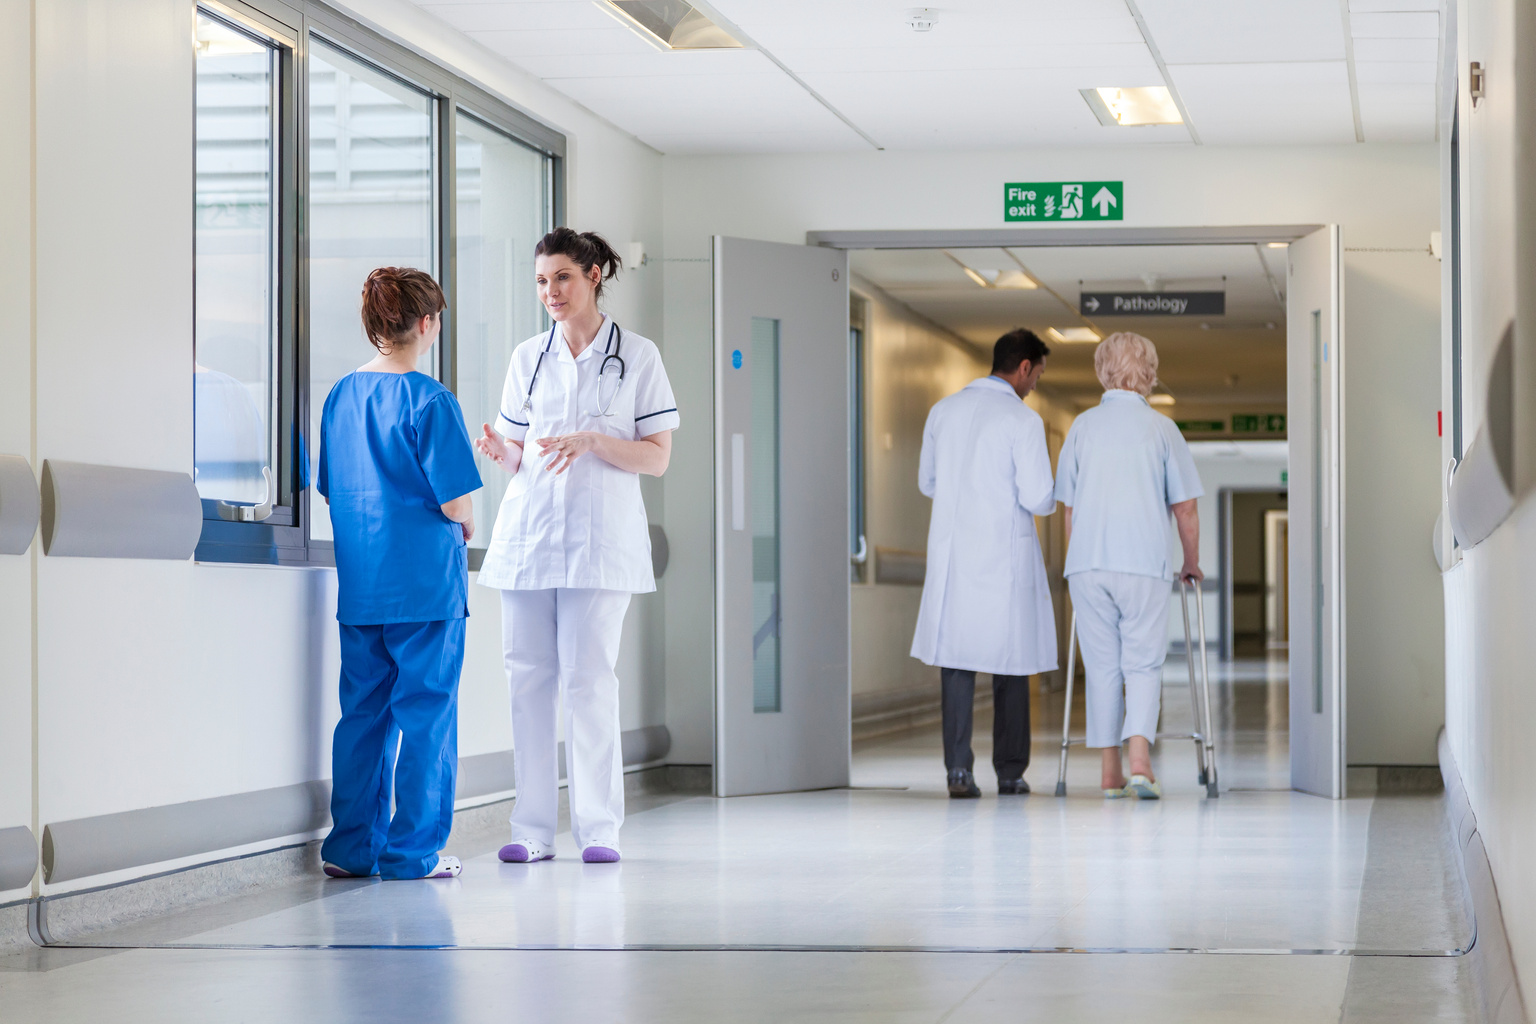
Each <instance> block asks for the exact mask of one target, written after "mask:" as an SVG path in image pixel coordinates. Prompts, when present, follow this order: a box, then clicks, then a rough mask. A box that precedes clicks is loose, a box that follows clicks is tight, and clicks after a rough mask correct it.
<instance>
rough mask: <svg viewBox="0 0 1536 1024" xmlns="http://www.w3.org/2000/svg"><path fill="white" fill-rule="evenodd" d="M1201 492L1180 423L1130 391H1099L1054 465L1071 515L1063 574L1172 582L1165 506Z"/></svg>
mask: <svg viewBox="0 0 1536 1024" xmlns="http://www.w3.org/2000/svg"><path fill="white" fill-rule="evenodd" d="M1204 493H1205V490H1204V488H1202V487H1201V486H1200V474H1199V472H1198V471H1197V470H1196V469H1195V457H1194V456H1193V455H1191V454H1190V451H1189V444H1188V442H1186V441H1185V440H1184V435H1182V434H1180V433H1179V427H1178V424H1176V423H1174V422H1173V420H1171V419H1169V418H1168V417H1167V416H1164V415H1163V414H1162V413H1160V412H1157V411H1156V410H1155V409H1153V408H1152V407H1151V406H1150V405H1148V404H1147V400H1146V399H1145V398H1143V397H1142V396H1141V395H1139V394H1137V393H1136V392H1134V391H1122V390H1118V389H1116V390H1110V391H1106V392H1104V397H1103V399H1101V400H1100V402H1099V405H1098V406H1097V407H1096V408H1093V409H1089V410H1087V411H1086V412H1084V413H1082V414H1080V415H1079V416H1078V417H1077V419H1076V420H1074V421H1073V422H1072V429H1071V430H1069V431H1067V440H1066V442H1065V443H1064V444H1062V446H1061V456H1060V458H1058V459H1057V460H1056V500H1058V501H1060V502H1061V503H1062V504H1063V505H1067V506H1070V507H1071V509H1072V539H1071V541H1069V542H1068V544H1067V566H1066V575H1068V576H1071V575H1073V574H1075V573H1080V572H1086V571H1088V570H1091V569H1102V570H1105V571H1108V572H1128V573H1131V574H1133V575H1136V576H1155V577H1158V578H1159V579H1165V580H1171V579H1173V570H1174V566H1173V564H1172V563H1171V562H1170V560H1169V557H1168V549H1169V546H1170V545H1169V511H1168V506H1170V505H1177V504H1178V503H1179V502H1181V501H1188V500H1189V499H1191V498H1198V497H1200V496H1201V495H1202V494H1204Z"/></svg>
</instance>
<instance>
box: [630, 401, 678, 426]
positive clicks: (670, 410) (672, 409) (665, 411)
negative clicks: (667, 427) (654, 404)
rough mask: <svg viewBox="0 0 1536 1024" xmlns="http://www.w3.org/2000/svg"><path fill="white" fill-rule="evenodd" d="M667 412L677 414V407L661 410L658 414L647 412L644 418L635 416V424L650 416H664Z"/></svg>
mask: <svg viewBox="0 0 1536 1024" xmlns="http://www.w3.org/2000/svg"><path fill="white" fill-rule="evenodd" d="M669 412H677V406H675V405H674V406H673V407H672V408H670V409H663V410H661V411H660V412H648V413H646V414H645V415H644V416H636V417H635V422H636V423H639V422H640V421H641V420H648V419H650V418H651V417H652V416H665V415H666V414H667V413H669Z"/></svg>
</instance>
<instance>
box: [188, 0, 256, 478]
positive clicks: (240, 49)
mask: <svg viewBox="0 0 1536 1024" xmlns="http://www.w3.org/2000/svg"><path fill="white" fill-rule="evenodd" d="M196 54H197V85H196V161H197V175H196V191H195V229H194V245H195V249H196V285H195V314H194V338H195V344H196V362H195V372H194V374H193V409H194V434H193V438H194V440H193V448H194V454H193V465H194V478H195V480H196V482H197V490H198V493H199V494H200V495H201V496H202V497H203V498H205V499H219V500H223V501H228V502H236V503H246V504H258V503H260V502H262V501H263V500H265V499H266V498H267V496H268V494H267V491H268V487H269V482H268V481H269V479H272V480H274V481H275V478H276V472H275V469H276V467H275V466H274V464H273V450H274V443H273V440H274V438H273V426H272V425H273V422H274V418H275V417H274V415H273V410H274V407H275V404H276V386H275V384H276V382H275V376H276V374H275V372H274V367H275V366H276V337H277V332H276V330H275V321H276V317H275V315H274V309H275V306H274V301H273V293H274V288H273V282H274V279H275V273H274V271H275V267H276V260H275V258H274V248H273V242H274V238H275V235H276V232H275V229H274V212H275V209H276V203H275V202H274V191H273V188H274V173H273V171H274V167H273V158H274V154H275V151H276V145H275V139H276V119H275V116H274V102H273V100H274V95H275V91H274V87H273V83H274V75H275V70H276V54H275V51H274V50H273V49H272V47H270V46H268V45H267V44H266V43H263V42H260V41H257V40H256V39H253V38H251V37H250V36H247V35H245V34H244V33H242V32H239V31H237V30H235V29H233V28H231V27H230V26H228V25H226V24H224V23H223V22H220V21H217V20H215V19H213V18H209V17H207V16H206V15H203V14H201V13H199V14H198V16H197V36H196ZM264 471H265V473H264Z"/></svg>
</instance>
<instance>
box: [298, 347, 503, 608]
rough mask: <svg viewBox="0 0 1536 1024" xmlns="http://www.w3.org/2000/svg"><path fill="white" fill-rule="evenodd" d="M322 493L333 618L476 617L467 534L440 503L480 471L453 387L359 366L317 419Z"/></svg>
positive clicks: (469, 485) (465, 489) (469, 486)
mask: <svg viewBox="0 0 1536 1024" xmlns="http://www.w3.org/2000/svg"><path fill="white" fill-rule="evenodd" d="M318 487H319V489H320V493H321V494H323V495H325V496H326V497H327V498H329V499H330V504H331V525H332V528H333V531H334V534H335V539H336V577H337V583H338V587H337V589H338V591H339V593H338V595H337V600H336V618H337V620H338V621H340V622H342V623H345V624H346V625H349V626H367V625H377V624H382V623H387V622H433V621H438V620H441V619H462V618H466V617H468V615H469V607H468V598H469V562H468V553H467V551H466V548H465V544H464V531H463V529H462V528H461V527H460V526H459V524H458V523H455V522H453V521H452V520H450V519H449V518H448V517H447V516H445V515H443V512H442V508H441V507H440V506H442V505H443V504H444V503H446V502H449V501H452V500H453V499H454V498H457V497H460V496H462V495H465V494H468V493H469V492H471V491H474V490H478V489H479V487H480V471H479V470H478V469H476V468H475V455H474V449H473V448H471V447H470V444H469V433H468V431H466V430H465V429H464V414H463V412H462V411H461V410H460V409H459V403H458V400H457V399H455V398H454V397H453V393H452V392H451V391H449V390H448V389H447V388H445V387H443V386H442V385H441V384H439V383H438V382H437V381H435V380H433V379H432V378H431V377H428V376H427V375H426V374H423V373H414V372H413V373H371V372H364V371H362V370H359V371H357V372H355V373H349V374H347V376H345V377H343V378H341V380H339V381H337V382H336V386H335V387H333V388H332V389H331V393H330V395H329V396H327V397H326V400H325V412H324V414H323V415H322V417H321V419H320V469H319V480H318Z"/></svg>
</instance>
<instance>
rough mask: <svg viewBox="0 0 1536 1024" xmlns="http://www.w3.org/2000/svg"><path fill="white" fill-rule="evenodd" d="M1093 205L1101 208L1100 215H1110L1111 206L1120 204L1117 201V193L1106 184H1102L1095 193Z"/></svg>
mask: <svg viewBox="0 0 1536 1024" xmlns="http://www.w3.org/2000/svg"><path fill="white" fill-rule="evenodd" d="M1092 201H1093V205H1094V206H1097V207H1098V208H1099V216H1100V217H1108V216H1109V208H1110V207H1111V206H1116V205H1118V204H1117V203H1116V202H1115V194H1114V193H1113V192H1111V191H1110V190H1109V189H1108V188H1107V187H1106V186H1103V185H1100V186H1099V190H1098V191H1097V192H1095V193H1094V194H1093V200H1092Z"/></svg>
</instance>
